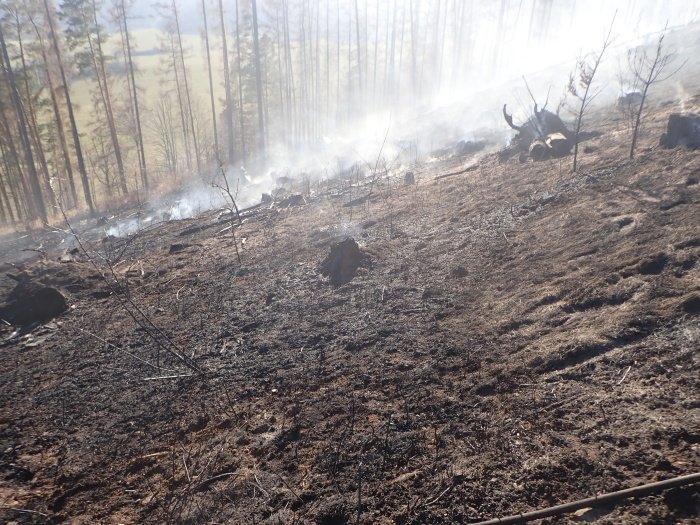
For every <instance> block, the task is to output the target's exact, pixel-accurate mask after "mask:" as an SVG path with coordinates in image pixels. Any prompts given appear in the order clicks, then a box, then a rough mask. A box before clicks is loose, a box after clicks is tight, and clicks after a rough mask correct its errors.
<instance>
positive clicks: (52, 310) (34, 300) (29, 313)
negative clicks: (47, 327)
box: [0, 276, 68, 325]
mask: <svg viewBox="0 0 700 525" xmlns="http://www.w3.org/2000/svg"><path fill="white" fill-rule="evenodd" d="M66 310H68V304H67V303H66V299H65V297H63V295H62V294H61V292H59V291H58V290H56V289H55V288H51V287H49V286H44V285H42V284H37V283H34V282H32V281H30V280H29V279H28V278H27V277H26V276H23V277H22V278H21V279H20V281H19V282H18V283H17V286H15V288H14V289H13V290H12V291H11V292H10V293H9V295H8V297H7V301H6V302H5V304H4V305H0V319H5V320H6V321H8V322H10V323H12V324H14V325H28V324H31V323H35V322H42V321H49V320H50V319H53V318H54V317H56V316H57V315H60V314H62V313H63V312H65V311H66Z"/></svg>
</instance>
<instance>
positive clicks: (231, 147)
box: [202, 0, 243, 164]
mask: <svg viewBox="0 0 700 525" xmlns="http://www.w3.org/2000/svg"><path fill="white" fill-rule="evenodd" d="M203 1H204V0H202V2H203ZM236 6H238V0H236ZM236 18H238V14H236ZM236 23H238V22H236ZM219 24H220V25H221V50H222V53H223V61H224V91H225V92H226V93H225V94H226V112H225V115H226V144H227V146H228V149H227V156H228V163H229V164H233V162H234V159H235V142H234V139H235V136H234V133H233V97H232V96H231V73H230V71H229V61H228V44H227V43H226V23H225V21H224V6H223V2H222V0H219ZM241 111H243V110H242V109H241Z"/></svg>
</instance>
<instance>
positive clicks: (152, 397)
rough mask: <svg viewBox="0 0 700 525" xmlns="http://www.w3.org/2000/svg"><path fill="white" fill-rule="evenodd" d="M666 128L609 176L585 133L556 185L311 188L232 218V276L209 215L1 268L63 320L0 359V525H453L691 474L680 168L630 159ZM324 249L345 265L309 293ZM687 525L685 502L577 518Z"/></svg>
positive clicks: (696, 246) (667, 154)
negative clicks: (43, 289) (52, 304)
mask: <svg viewBox="0 0 700 525" xmlns="http://www.w3.org/2000/svg"><path fill="white" fill-rule="evenodd" d="M693 104H694V108H695V110H696V111H697V110H698V108H700V96H696V97H695V98H694V99H693ZM669 112H670V110H668V111H667V109H664V108H663V107H661V108H657V111H656V112H655V113H654V116H653V118H652V119H650V120H649V122H648V123H647V127H646V130H645V136H644V141H645V143H644V144H643V146H646V149H643V150H642V151H640V152H639V155H638V157H637V158H636V159H634V160H622V159H625V158H626V147H627V144H628V137H627V135H626V134H625V133H624V131H623V130H624V124H622V123H621V122H620V121H618V120H616V118H615V117H614V115H608V114H606V113H603V114H601V115H598V116H597V117H596V121H595V126H594V127H595V128H596V129H598V130H600V131H602V132H603V133H602V134H601V135H600V136H599V137H596V138H593V139H591V140H590V141H588V142H587V143H586V145H587V150H586V151H587V153H586V154H585V155H584V156H583V159H582V160H583V163H584V165H583V167H582V169H581V170H580V172H579V173H576V174H572V173H570V170H569V164H568V160H567V159H563V160H562V159H557V160H552V161H547V162H539V163H535V162H532V161H528V162H526V163H521V162H520V161H519V160H518V158H517V156H514V157H511V158H509V159H507V160H499V159H502V158H504V157H505V156H503V155H501V156H499V154H498V153H493V154H488V155H485V156H483V157H481V158H479V159H470V158H459V157H450V156H447V157H445V158H441V159H436V160H434V161H432V162H426V163H422V164H419V165H417V166H413V167H411V168H410V169H411V171H412V172H413V173H414V178H415V184H408V185H406V184H404V172H405V169H404V170H398V171H396V172H392V173H391V174H390V175H389V176H384V175H381V176H376V177H372V176H370V177H368V178H367V179H364V180H362V181H358V180H352V181H350V180H335V181H328V182H324V183H322V184H319V185H318V186H316V187H315V188H312V190H313V191H312V192H311V195H309V196H308V198H306V200H300V199H296V200H292V201H289V202H287V204H288V206H280V205H279V204H277V205H273V206H270V205H266V206H265V207H260V208H257V209H255V210H251V211H248V212H246V213H244V223H243V225H242V226H241V227H240V228H237V229H236V235H237V241H238V243H239V246H240V247H241V249H242V263H241V264H239V263H238V262H237V258H236V254H235V249H234V245H233V240H232V237H231V235H230V231H228V230H226V228H227V226H229V222H228V220H227V219H226V218H220V217H219V216H218V215H216V214H215V213H210V214H205V215H203V216H201V217H199V218H197V219H193V220H186V221H172V222H169V223H166V224H163V225H161V226H159V227H155V228H152V229H150V230H147V231H143V232H141V233H140V234H138V235H136V236H133V237H130V238H128V239H122V240H111V241H109V242H107V243H101V242H100V241H99V240H97V239H91V238H90V235H89V234H86V235H85V238H84V242H85V243H86V245H88V246H90V247H91V248H90V253H92V254H93V255H92V257H93V259H94V262H95V263H96V264H97V267H98V268H97V269H96V268H95V266H93V264H92V263H91V262H90V261H89V260H88V259H87V258H86V257H85V254H84V253H81V254H78V255H77V256H76V257H74V258H73V259H74V260H70V261H68V262H63V263H61V262H57V259H58V257H59V255H60V252H57V251H55V250H48V251H47V254H46V257H44V258H42V259H41V260H38V261H35V262H32V263H25V266H24V271H25V272H26V273H27V275H29V276H30V277H31V278H32V280H33V281H34V282H40V283H44V284H47V285H51V286H54V287H56V288H58V289H59V290H60V291H61V292H62V293H63V294H64V295H65V296H66V297H67V298H68V301H69V304H70V305H71V309H70V311H69V312H68V313H66V314H63V315H62V316H60V317H58V318H56V319H54V320H53V321H52V322H50V323H48V324H45V325H43V326H40V327H38V328H36V329H35V330H34V331H33V332H32V333H30V334H28V335H25V336H22V337H20V338H15V339H14V340H13V341H11V342H7V343H5V344H4V345H3V347H2V348H1V349H0V351H1V352H2V356H3V360H4V362H5V366H3V368H2V372H0V374H1V377H2V380H1V382H2V384H3V388H2V394H1V395H2V416H1V417H2V425H0V454H1V456H0V502H1V505H2V506H1V507H0V518H1V519H2V520H3V521H15V522H18V523H30V522H50V523H53V522H64V521H67V522H71V523H162V522H173V523H223V522H228V523H250V524H253V523H270V524H277V523H318V524H343V523H356V522H358V520H359V522H362V523H399V524H409V523H415V524H418V523H465V522H469V521H470V520H478V519H479V518H488V517H494V516H499V515H504V514H512V513H515V512H522V511H526V510H531V509H534V508H539V507H542V506H547V505H550V504H556V503H560V502H564V501H569V500H573V499H578V498H582V497H587V496H591V495H593V494H595V493H600V492H606V491H611V490H617V489H620V488H626V487H631V486H635V485H638V484H641V483H644V482H650V481H655V480H661V479H665V478H670V477H673V476H677V475H681V474H685V473H690V472H697V471H698V470H699V467H700V455H699V451H698V446H699V445H698V441H699V439H700V432H699V430H698V429H699V428H700V420H699V419H698V408H699V407H698V399H697V393H698V391H699V387H700V385H699V381H698V377H699V375H698V370H700V366H699V364H698V345H699V344H700V322H699V320H698V312H699V310H700V265H698V259H700V213H699V212H698V210H699V208H698V204H699V198H700V156H699V155H698V152H697V151H692V150H687V149H674V150H664V149H661V148H657V147H649V146H652V145H653V144H656V143H657V141H658V137H659V136H660V134H661V133H662V131H663V130H664V126H665V120H666V118H667V116H668V113H669ZM471 164H473V165H474V166H476V167H475V168H473V169H470V170H467V171H464V172H463V173H461V174H458V175H451V176H445V175H449V174H450V173H454V172H458V171H463V169H464V167H465V166H468V165H471ZM352 203H356V205H350V204H352ZM347 237H353V238H354V239H355V240H356V241H357V242H358V244H359V246H360V248H361V250H362V253H363V256H362V261H363V263H364V264H362V265H359V267H358V268H357V269H356V272H355V276H354V278H353V279H352V280H350V281H349V282H347V283H345V284H342V285H340V286H333V285H332V284H331V283H330V282H329V280H328V278H326V277H324V276H323V275H322V274H321V263H322V261H323V260H324V259H325V258H326V256H327V255H328V254H329V252H330V249H331V246H332V245H333V244H334V243H337V242H339V241H342V240H344V239H345V238H347ZM93 249H94V251H93ZM96 253H102V254H108V255H110V256H111V257H112V258H113V260H114V261H115V265H114V271H115V273H116V274H117V275H118V277H119V279H120V280H121V282H122V283H123V287H124V290H119V293H122V294H128V296H129V297H130V298H131V300H133V302H134V303H135V304H136V305H138V307H139V308H140V309H142V310H143V311H144V313H146V314H147V316H148V317H149V318H150V319H151V320H152V321H153V323H155V324H156V325H157V326H158V327H160V328H161V329H162V330H163V331H164V332H165V333H166V334H168V336H169V337H170V338H171V339H172V342H173V345H174V346H173V347H176V348H178V349H180V350H182V351H184V352H186V354H187V355H188V356H191V357H192V358H193V359H194V360H195V361H196V363H197V365H198V366H199V367H200V368H201V369H202V371H203V374H197V373H193V372H192V371H190V370H188V369H187V368H185V367H183V366H182V365H181V364H180V363H179V362H178V361H177V360H174V359H173V358H172V357H171V356H168V355H167V354H166V353H165V352H164V351H163V350H162V349H160V350H159V347H158V346H157V345H156V344H155V343H154V340H153V339H152V338H151V337H149V335H148V333H147V332H146V331H145V330H144V329H143V327H139V326H138V325H137V324H135V323H134V321H133V319H132V318H131V317H130V316H129V315H127V313H126V312H125V311H124V309H123V308H122V307H121V306H120V300H119V298H117V297H115V290H114V289H113V288H110V287H109V286H108V284H107V282H106V281H104V280H103V279H102V278H101V276H100V272H106V271H107V268H106V267H105V264H104V262H103V261H102V260H101V259H100V258H99V257H98V256H97V255H96ZM69 259H70V258H69ZM98 269H99V271H98ZM10 332H11V330H10V329H9V328H0V333H1V334H2V336H3V339H7V337H8V336H9V335H10ZM134 356H135V357H134ZM137 358H138V359H137ZM144 360H145V361H148V362H149V363H156V362H158V363H159V364H160V365H161V366H163V367H166V368H167V369H169V370H168V371H166V370H154V369H153V368H152V367H150V366H149V365H147V364H145V363H144ZM170 375H182V376H186V377H180V378H165V379H164V378H162V376H170ZM153 378H155V379H153ZM358 495H359V501H358ZM10 507H11V508H15V509H17V508H19V509H25V511H24V512H20V511H17V510H11V509H10ZM26 511H34V512H33V513H30V512H26ZM697 515H698V496H697V491H696V490H695V489H693V488H690V489H676V490H672V491H668V492H666V493H664V494H662V495H659V496H654V497H649V498H645V499H643V500H639V501H631V502H625V503H623V504H621V505H618V506H616V507H614V508H604V509H597V510H596V511H595V512H591V513H588V515H586V516H585V518H586V519H588V520H589V521H590V520H597V521H598V522H599V523H620V522H623V521H629V522H635V523H639V522H643V523H671V522H672V523H691V522H693V521H694V520H695V519H696V518H697ZM572 520H574V517H572V516H567V517H562V518H559V519H557V520H554V522H557V523H568V522H569V521H572Z"/></svg>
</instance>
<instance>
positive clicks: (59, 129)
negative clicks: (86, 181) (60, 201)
mask: <svg viewBox="0 0 700 525" xmlns="http://www.w3.org/2000/svg"><path fill="white" fill-rule="evenodd" d="M30 22H31V24H32V26H33V27H34V32H35V34H36V37H37V41H38V43H39V51H40V54H41V59H42V61H43V64H44V69H45V70H46V83H47V84H48V86H47V87H48V91H49V95H50V98H51V108H52V110H53V115H54V120H55V122H56V133H57V134H58V142H59V144H60V146H61V153H62V154H63V162H64V165H65V170H66V175H67V177H68V189H69V191H70V198H71V200H70V202H69V203H68V205H67V208H69V209H72V208H74V207H75V206H77V205H78V193H77V190H76V187H75V177H74V176H73V162H72V160H71V158H70V153H69V151H68V141H67V140H66V131H65V127H64V125H63V117H62V116H61V109H60V107H59V104H58V97H57V96H56V89H55V87H54V84H53V78H52V75H51V68H50V67H49V58H48V56H47V55H46V46H45V45H44V38H43V36H42V33H41V31H40V30H39V28H38V27H37V25H36V24H35V22H34V20H33V19H32V18H30Z"/></svg>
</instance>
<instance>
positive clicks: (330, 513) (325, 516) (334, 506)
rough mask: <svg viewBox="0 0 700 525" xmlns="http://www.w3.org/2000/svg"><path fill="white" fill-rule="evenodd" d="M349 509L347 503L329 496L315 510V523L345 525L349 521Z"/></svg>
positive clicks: (319, 524) (320, 524)
mask: <svg viewBox="0 0 700 525" xmlns="http://www.w3.org/2000/svg"><path fill="white" fill-rule="evenodd" d="M350 517H351V510H350V506H349V505H348V503H347V502H346V501H345V500H343V499H341V498H339V497H331V498H329V499H327V500H326V501H324V502H322V503H321V504H320V505H319V507H318V511H316V524H317V525H346V524H347V523H350Z"/></svg>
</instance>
